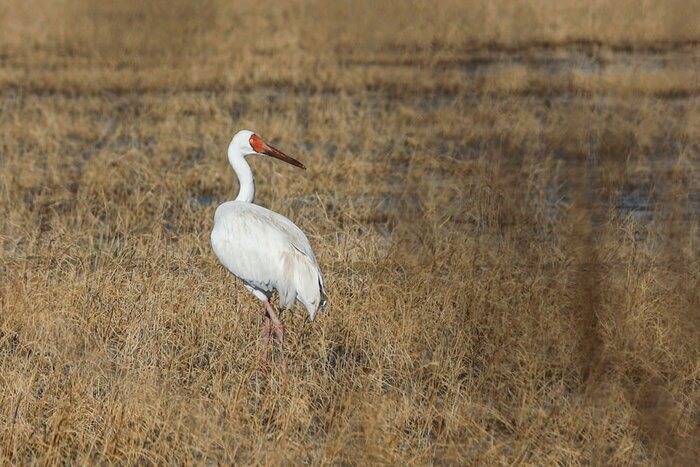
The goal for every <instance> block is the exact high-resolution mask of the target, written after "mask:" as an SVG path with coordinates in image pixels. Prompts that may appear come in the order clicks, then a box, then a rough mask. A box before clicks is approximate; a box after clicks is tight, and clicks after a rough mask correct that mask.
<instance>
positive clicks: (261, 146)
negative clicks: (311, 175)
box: [228, 130, 306, 169]
mask: <svg viewBox="0 0 700 467" xmlns="http://www.w3.org/2000/svg"><path fill="white" fill-rule="evenodd" d="M228 153H229V158H230V157H231V155H232V154H240V155H242V156H248V155H250V154H258V155H265V156H270V157H274V158H275V159H279V160H281V161H284V162H286V163H288V164H292V165H293V166H295V167H299V168H300V169H306V167H305V166H304V164H302V163H301V162H299V161H298V160H296V159H294V158H293V157H289V156H288V155H286V154H285V153H283V152H282V151H280V150H279V149H277V148H274V147H272V146H270V145H269V144H267V143H266V142H265V141H263V140H262V138H260V137H259V136H258V135H256V134H255V133H253V132H252V131H250V130H241V131H239V132H238V133H236V134H235V135H234V136H233V139H232V140H231V144H229V146H228Z"/></svg>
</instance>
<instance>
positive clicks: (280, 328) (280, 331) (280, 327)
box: [264, 301, 287, 374]
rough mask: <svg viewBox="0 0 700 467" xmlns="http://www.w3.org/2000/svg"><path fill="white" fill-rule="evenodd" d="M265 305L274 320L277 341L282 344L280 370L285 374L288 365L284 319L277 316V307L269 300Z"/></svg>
mask: <svg viewBox="0 0 700 467" xmlns="http://www.w3.org/2000/svg"><path fill="white" fill-rule="evenodd" d="M264 305H265V309H266V310H267V314H268V316H269V317H270V319H271V320H272V325H273V328H274V330H275V335H276V336H277V342H278V343H279V346H280V353H281V354H282V356H281V358H280V370H282V373H283V374H286V373H287V365H286V364H285V361H284V324H282V321H280V319H279V318H278V317H277V313H275V309H274V308H273V307H272V305H271V304H270V302H269V301H266V302H265V303H264Z"/></svg>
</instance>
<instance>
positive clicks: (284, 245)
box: [211, 130, 327, 372]
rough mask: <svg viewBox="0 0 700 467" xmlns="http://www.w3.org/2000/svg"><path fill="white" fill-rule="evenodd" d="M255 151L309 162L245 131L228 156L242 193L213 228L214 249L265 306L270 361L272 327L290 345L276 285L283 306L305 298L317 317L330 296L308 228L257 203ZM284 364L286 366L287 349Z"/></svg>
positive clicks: (219, 212) (233, 142) (235, 139)
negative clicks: (276, 302)
mask: <svg viewBox="0 0 700 467" xmlns="http://www.w3.org/2000/svg"><path fill="white" fill-rule="evenodd" d="M255 154H257V155H267V156H271V157H274V158H277V159H280V160H282V161H285V162H287V163H289V164H292V165H294V166H296V167H299V168H301V169H306V167H304V164H302V163H301V162H299V161H297V160H296V159H293V158H291V157H289V156H288V155H286V154H284V153H283V152H282V151H279V150H278V149H275V148H273V147H272V146H270V145H269V144H267V143H265V142H264V141H263V140H262V139H261V138H260V137H259V136H258V135H256V134H255V133H253V132H252V131H249V130H241V131H239V132H238V133H236V134H235V136H234V137H233V139H232V140H231V143H230V144H229V146H228V160H229V162H230V163H231V166H232V167H233V170H234V171H235V172H236V175H237V176H238V182H239V184H240V189H239V192H238V196H237V197H236V199H235V200H234V201H227V202H225V203H223V204H222V205H221V206H219V207H218V208H217V209H216V214H215V215H214V229H213V230H212V232H211V245H212V248H213V249H214V253H216V256H217V257H218V258H219V261H221V263H222V264H223V265H224V267H226V269H228V270H229V271H230V272H231V273H232V274H233V275H235V276H237V277H238V278H240V279H241V280H242V281H243V285H244V286H245V288H246V289H248V290H249V291H250V292H252V293H253V295H255V297H257V298H258V300H260V301H261V302H262V303H263V306H264V307H265V322H264V324H263V331H262V341H263V346H264V351H263V361H264V362H265V363H267V360H268V351H267V348H268V343H269V340H270V331H271V328H273V329H274V331H275V335H276V336H277V340H278V342H279V347H280V351H281V352H283V347H284V325H283V324H282V321H280V319H279V317H278V316H277V313H276V312H275V309H274V308H273V306H272V305H271V304H270V298H271V297H272V293H273V291H274V290H277V292H278V294H279V304H280V309H282V310H286V309H289V308H291V307H292V305H293V304H294V301H295V300H299V301H300V302H301V303H302V304H303V305H304V306H305V307H306V309H307V310H308V312H309V317H310V318H311V320H313V319H314V317H315V316H316V312H317V311H318V310H319V308H325V306H326V303H327V302H326V294H325V292H324V289H323V278H322V277H321V270H320V268H319V267H318V262H317V261H316V257H315V256H314V252H313V251H312V250H311V245H310V244H309V239H308V238H306V235H304V232H302V231H301V229H300V228H299V227H297V226H296V225H295V224H294V223H293V222H292V221H290V220H289V219H287V218H286V217H284V216H282V215H281V214H277V213H276V212H273V211H270V210H269V209H266V208H264V207H262V206H258V205H256V204H253V200H254V198H255V180H254V178H253V172H252V170H250V166H249V165H248V162H246V160H245V156H248V155H255ZM280 366H281V369H282V371H283V372H284V371H285V365H284V354H282V361H281V365H280Z"/></svg>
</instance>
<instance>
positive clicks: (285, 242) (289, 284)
mask: <svg viewBox="0 0 700 467" xmlns="http://www.w3.org/2000/svg"><path fill="white" fill-rule="evenodd" d="M211 243H212V247H213V249H214V252H215V253H216V255H217V257H218V258H219V260H220V261H221V263H222V264H223V265H224V266H225V267H226V269H228V270H229V271H231V272H232V273H233V274H234V275H236V276H237V277H239V278H241V279H242V280H243V281H245V282H246V284H248V285H249V286H251V287H253V288H254V289H258V290H261V291H263V292H266V293H268V292H272V290H273V289H277V291H278V292H279V295H280V305H281V306H282V307H283V308H290V307H291V305H292V304H293V303H294V299H295V298H298V299H299V300H300V301H301V302H302V303H303V304H304V305H305V306H306V308H307V309H308V310H309V314H310V315H311V317H312V318H313V316H314V315H315V313H316V310H317V309H318V307H319V306H320V305H321V302H322V301H323V300H324V291H323V279H322V277H321V271H320V268H319V267H318V263H317V262H316V257H315V256H314V253H313V251H312V250H311V245H310V244H309V240H308V239H307V238H306V235H304V232H302V231H301V229H299V227H297V226H296V225H295V224H294V223H293V222H292V221H290V220H289V219H287V218H286V217H284V216H282V215H280V214H277V213H276V212H273V211H270V210H269V209H266V208H263V207H261V206H257V205H255V204H252V203H245V202H241V201H229V202H227V203H224V204H222V205H221V206H219V207H218V208H217V210H216V214H215V216H214V229H213V230H212V233H211Z"/></svg>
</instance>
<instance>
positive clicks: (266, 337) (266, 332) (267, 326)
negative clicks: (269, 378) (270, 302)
mask: <svg viewBox="0 0 700 467" xmlns="http://www.w3.org/2000/svg"><path fill="white" fill-rule="evenodd" d="M271 329H272V323H271V321H270V316H269V315H268V314H267V311H266V312H265V322H264V323H263V330H262V335H261V336H260V340H261V341H262V345H263V354H262V364H263V367H265V366H267V361H268V357H269V356H270V355H269V352H268V344H269V342H270V330H271Z"/></svg>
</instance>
